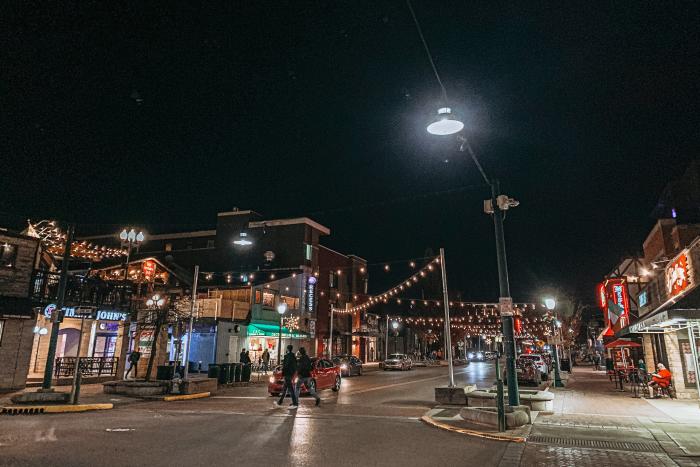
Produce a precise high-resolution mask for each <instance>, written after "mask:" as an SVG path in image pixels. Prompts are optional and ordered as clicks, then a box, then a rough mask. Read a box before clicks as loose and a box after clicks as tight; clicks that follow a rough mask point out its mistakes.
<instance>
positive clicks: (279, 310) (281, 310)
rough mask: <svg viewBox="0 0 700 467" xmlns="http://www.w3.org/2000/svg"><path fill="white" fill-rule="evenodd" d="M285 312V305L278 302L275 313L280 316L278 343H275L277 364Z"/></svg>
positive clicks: (279, 359)
mask: <svg viewBox="0 0 700 467" xmlns="http://www.w3.org/2000/svg"><path fill="white" fill-rule="evenodd" d="M286 312H287V304H286V303H284V302H280V303H279V305H277V313H279V315H280V330H279V342H278V343H277V364H278V365H279V364H280V361H281V358H282V317H283V316H284V314H285V313H286Z"/></svg>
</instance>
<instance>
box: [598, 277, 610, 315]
mask: <svg viewBox="0 0 700 467" xmlns="http://www.w3.org/2000/svg"><path fill="white" fill-rule="evenodd" d="M596 295H597V299H598V306H599V307H600V309H601V310H603V312H606V311H607V309H608V299H607V297H606V296H605V284H604V283H600V284H598V286H597V287H596ZM604 314H606V315H607V313H604Z"/></svg>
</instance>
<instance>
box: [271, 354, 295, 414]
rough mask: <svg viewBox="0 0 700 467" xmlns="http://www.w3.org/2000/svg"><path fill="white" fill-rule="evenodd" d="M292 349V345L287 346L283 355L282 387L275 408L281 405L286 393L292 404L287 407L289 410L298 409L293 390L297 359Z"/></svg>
mask: <svg viewBox="0 0 700 467" xmlns="http://www.w3.org/2000/svg"><path fill="white" fill-rule="evenodd" d="M293 350H294V347H293V346H292V345H288V346H287V352H286V353H285V354H284V360H282V376H284V386H282V392H281V393H280V400H279V401H277V402H275V405H276V406H277V407H280V406H281V405H282V402H284V398H285V397H286V396H287V392H289V394H290V395H291V396H292V404H291V405H290V406H289V408H290V409H297V408H299V400H298V399H297V391H296V389H295V388H294V375H295V374H296V372H297V359H296V357H295V356H294V352H293Z"/></svg>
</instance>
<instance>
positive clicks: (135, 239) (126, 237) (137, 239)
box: [119, 228, 146, 280]
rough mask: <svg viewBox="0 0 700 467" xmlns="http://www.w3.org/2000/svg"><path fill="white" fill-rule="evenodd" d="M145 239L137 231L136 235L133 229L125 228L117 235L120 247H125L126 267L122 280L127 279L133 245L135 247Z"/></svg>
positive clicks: (141, 233)
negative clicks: (120, 242) (120, 243)
mask: <svg viewBox="0 0 700 467" xmlns="http://www.w3.org/2000/svg"><path fill="white" fill-rule="evenodd" d="M145 239H146V236H145V235H144V234H143V232H141V231H139V232H138V233H137V232H136V230H134V229H133V228H130V229H129V230H127V229H126V228H125V229H123V230H122V231H121V232H120V233H119V240H121V241H122V246H126V247H127V250H126V266H125V267H124V280H128V279H129V260H130V259H131V249H132V248H133V246H134V245H136V246H137V247H138V246H139V244H141V242H143V241H144V240H145Z"/></svg>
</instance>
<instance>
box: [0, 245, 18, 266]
mask: <svg viewBox="0 0 700 467" xmlns="http://www.w3.org/2000/svg"><path fill="white" fill-rule="evenodd" d="M16 261H17V245H10V244H9V243H3V244H2V245H0V267H2V268H14V267H15V262H16Z"/></svg>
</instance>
